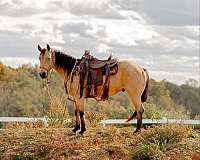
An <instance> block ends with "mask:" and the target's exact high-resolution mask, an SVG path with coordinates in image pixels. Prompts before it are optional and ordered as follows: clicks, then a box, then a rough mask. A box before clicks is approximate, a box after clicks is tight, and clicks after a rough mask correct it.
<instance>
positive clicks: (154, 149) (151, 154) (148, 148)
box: [133, 143, 164, 160]
mask: <svg viewBox="0 0 200 160" xmlns="http://www.w3.org/2000/svg"><path fill="white" fill-rule="evenodd" d="M163 156H164V154H163V152H162V151H161V150H160V147H159V145H157V144H154V143H150V144H142V145H140V146H139V147H138V149H137V150H136V152H135V153H134V155H133V159H137V160H144V159H145V160H161V159H162V158H163Z"/></svg>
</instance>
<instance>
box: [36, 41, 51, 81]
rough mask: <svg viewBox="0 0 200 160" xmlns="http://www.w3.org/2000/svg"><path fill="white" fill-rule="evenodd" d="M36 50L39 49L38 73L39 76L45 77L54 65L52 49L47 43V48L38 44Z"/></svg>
mask: <svg viewBox="0 0 200 160" xmlns="http://www.w3.org/2000/svg"><path fill="white" fill-rule="evenodd" d="M38 50H39V51H40V56H39V60H40V71H39V74H40V76H41V78H43V79H44V78H47V76H48V73H49V71H50V70H51V69H52V68H53V67H54V61H53V51H52V49H51V48H50V46H49V45H48V44H47V48H43V49H42V48H41V47H40V45H38Z"/></svg>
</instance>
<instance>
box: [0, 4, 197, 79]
mask: <svg viewBox="0 0 200 160" xmlns="http://www.w3.org/2000/svg"><path fill="white" fill-rule="evenodd" d="M198 3H199V2H198V0H191V1H187V0H175V1H174V0H169V1H165V2H160V0H159V1H158V0H156V2H154V3H152V2H150V1H146V0H141V1H139V0H126V1H123V0H101V1H99V0H76V1H75V0H41V1H39V0H35V1H32V0H1V1H0V21H1V23H0V57H1V60H3V59H4V60H3V62H5V63H6V64H9V65H14V66H17V63H20V64H21V62H23V63H25V62H26V61H27V62H30V63H32V61H31V60H30V59H38V55H37V54H36V53H37V52H38V51H37V44H38V43H39V44H41V45H42V46H46V43H50V44H51V45H52V46H58V47H59V48H64V50H65V51H67V52H70V53H71V54H72V55H74V56H75V57H80V56H81V54H82V53H83V51H84V50H85V49H90V50H91V51H92V52H93V54H94V55H96V56H97V57H99V58H106V57H107V55H108V54H109V53H110V52H113V53H114V55H116V56H117V57H119V58H133V59H135V60H136V61H137V62H138V63H139V64H141V65H143V66H145V67H146V68H147V69H149V70H150V71H152V74H153V75H155V76H154V77H156V78H159V75H160V77H164V78H165V77H166V79H168V78H169V79H171V80H173V79H180V77H181V75H186V76H183V77H184V78H183V77H182V79H183V80H186V79H187V78H191V77H194V78H196V79H199V78H198V77H199V45H198V43H199V29H200V28H199V24H198V22H199V21H198V17H199V15H197V13H198V11H199V8H198V5H196V4H198ZM172 13H173V14H172ZM2 57H4V58H3V59H2ZM5 57H9V58H5ZM12 57H21V58H22V59H21V61H20V60H16V58H13V60H12ZM23 57H28V59H27V58H24V60H23ZM15 60H16V61H15ZM12 61H13V63H12ZM14 62H16V63H14ZM185 73H187V74H185ZM170 74H171V75H170ZM176 75H177V77H176Z"/></svg>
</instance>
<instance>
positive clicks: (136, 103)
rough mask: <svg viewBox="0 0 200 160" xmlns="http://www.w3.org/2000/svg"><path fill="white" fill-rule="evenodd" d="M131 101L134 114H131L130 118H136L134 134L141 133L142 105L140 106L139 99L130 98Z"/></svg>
mask: <svg viewBox="0 0 200 160" xmlns="http://www.w3.org/2000/svg"><path fill="white" fill-rule="evenodd" d="M131 99H132V103H133V105H134V107H135V112H134V113H133V115H132V117H137V126H136V130H135V133H136V132H140V131H141V126H142V114H143V112H144V108H143V105H142V102H141V99H140V98H135V97H131ZM132 117H131V118H132ZM131 118H129V119H131ZM132 119H133V118H132Z"/></svg>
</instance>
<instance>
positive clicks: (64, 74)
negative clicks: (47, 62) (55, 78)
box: [53, 66, 68, 79]
mask: <svg viewBox="0 0 200 160" xmlns="http://www.w3.org/2000/svg"><path fill="white" fill-rule="evenodd" d="M53 69H54V70H55V71H56V72H57V73H58V74H59V75H60V76H61V77H62V78H63V79H66V78H68V72H67V71H66V70H64V69H63V68H61V67H57V66H55V67H53Z"/></svg>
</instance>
